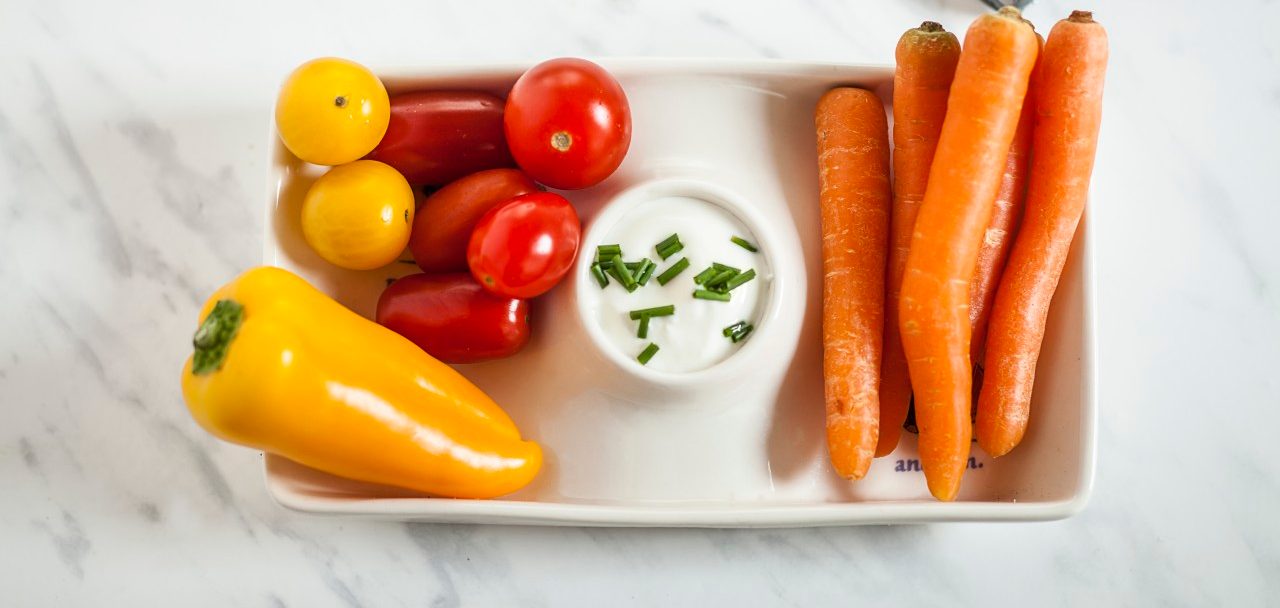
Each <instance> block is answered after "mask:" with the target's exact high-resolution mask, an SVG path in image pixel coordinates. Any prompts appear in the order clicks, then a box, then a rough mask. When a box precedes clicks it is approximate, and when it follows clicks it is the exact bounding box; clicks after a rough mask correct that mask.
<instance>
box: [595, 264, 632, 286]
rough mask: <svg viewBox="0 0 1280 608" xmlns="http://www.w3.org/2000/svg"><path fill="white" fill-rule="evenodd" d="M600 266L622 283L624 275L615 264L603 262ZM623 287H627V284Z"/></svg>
mask: <svg viewBox="0 0 1280 608" xmlns="http://www.w3.org/2000/svg"><path fill="white" fill-rule="evenodd" d="M600 268H601V269H603V270H604V271H605V274H608V275H609V276H611V277H613V280H615V281H617V282H618V283H622V275H620V274H618V270H617V269H616V268H614V267H613V264H609V265H604V264H603V263H602V264H601V265H600ZM623 287H626V285H623Z"/></svg>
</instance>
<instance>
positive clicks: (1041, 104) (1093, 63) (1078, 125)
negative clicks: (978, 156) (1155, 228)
mask: <svg viewBox="0 0 1280 608" xmlns="http://www.w3.org/2000/svg"><path fill="white" fill-rule="evenodd" d="M1107 53H1108V51H1107V34H1106V30H1104V29H1103V27H1102V26H1101V25H1099V24H1098V23H1096V22H1094V21H1093V20H1092V17H1091V15H1089V14H1088V13H1081V12H1079V11H1077V12H1076V13H1073V14H1072V16H1071V17H1070V18H1068V19H1065V20H1063V21H1059V22H1058V23H1057V24H1056V25H1054V27H1053V30H1052V31H1051V32H1050V33H1049V39H1048V40H1047V41H1046V42H1045V46H1044V57H1043V59H1042V60H1041V67H1040V83H1039V85H1040V89H1039V92H1038V95H1037V103H1036V125H1035V130H1034V133H1033V135H1032V149H1033V150H1034V154H1033V157H1032V160H1031V173H1030V177H1029V179H1028V184H1027V204H1026V212H1025V215H1024V217H1023V220H1022V227H1021V228H1020V230H1019V232H1018V237H1017V238H1016V239H1015V240H1014V244H1013V251H1012V252H1011V253H1010V255H1009V263H1008V265H1007V266H1006V267H1005V271H1004V274H1003V276H1002V277H1001V278H1000V287H999V288H998V289H997V291H996V299H995V305H994V307H993V308H992V311H991V320H990V325H989V328H988V330H987V348H986V356H985V360H984V365H983V367H984V372H985V378H984V380H983V386H982V391H981V393H980V395H979V398H978V423H977V432H978V444H979V445H980V446H982V449H983V450H984V451H986V452H987V453H988V454H990V455H991V456H993V457H998V456H1003V455H1004V454H1007V453H1009V451H1010V450H1012V449H1013V448H1014V447H1016V446H1017V445H1018V443H1019V442H1020V441H1022V437H1023V435H1024V434H1025V432H1026V429H1027V422H1028V420H1029V418H1030V414H1031V391H1032V387H1033V386H1034V385H1035V371H1036V362H1037V360H1038V359H1039V356H1040V347H1041V343H1042V342H1043V340H1044V330H1045V322H1046V320H1047V318H1048V315H1049V305H1050V303H1051V302H1052V300H1053V294H1054V291H1056V290H1057V287H1058V279H1059V278H1061V276H1062V268H1063V266H1064V265H1065V264H1066V261H1067V254H1068V252H1069V251H1070V249H1071V241H1072V240H1073V239H1074V237H1075V232H1076V227H1077V226H1078V225H1079V222H1080V216H1081V215H1082V214H1083V213H1084V207H1085V200H1086V199H1087V197H1088V190H1089V179H1090V177H1091V176H1092V173H1093V161H1094V154H1095V153H1096V151H1097V147H1098V130H1099V128H1100V126H1101V122H1102V88H1103V81H1104V79H1105V75H1106V66H1107Z"/></svg>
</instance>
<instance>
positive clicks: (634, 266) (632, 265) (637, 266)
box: [624, 260, 644, 274]
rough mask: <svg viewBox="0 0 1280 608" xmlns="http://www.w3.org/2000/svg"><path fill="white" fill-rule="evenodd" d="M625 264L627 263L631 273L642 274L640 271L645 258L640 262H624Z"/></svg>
mask: <svg viewBox="0 0 1280 608" xmlns="http://www.w3.org/2000/svg"><path fill="white" fill-rule="evenodd" d="M624 264H626V265H627V270H630V271H631V274H640V273H639V272H638V271H639V270H641V269H643V268H644V261H643V260H641V261H639V262H624Z"/></svg>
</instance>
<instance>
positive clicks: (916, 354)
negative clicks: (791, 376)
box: [899, 7, 1037, 500]
mask: <svg viewBox="0 0 1280 608" xmlns="http://www.w3.org/2000/svg"><path fill="white" fill-rule="evenodd" d="M1036 52H1037V48H1036V36H1035V32H1034V31H1032V29H1031V26H1030V25H1029V24H1027V23H1026V22H1025V21H1023V20H1022V17H1021V15H1020V14H1019V12H1018V10H1017V9H1015V8H1012V7H1005V8H1003V9H1000V11H999V12H998V13H991V14H987V15H984V16H982V17H979V18H978V19H977V20H976V21H974V22H973V25H971V26H970V27H969V31H968V33H967V34H966V35H965V39H964V48H963V49H962V51H961V52H960V63H959V64H958V65H957V66H956V76H955V80H954V81H953V82H952V84H951V95H950V97H949V98H948V99H947V117H946V119H945V120H944V121H943V124H942V135H941V136H940V137H939V139H938V149H937V152H936V153H935V154H934V157H933V166H932V167H930V169H929V185H928V188H926V190H925V195H924V202H923V203H922V204H921V205H920V213H919V216H918V217H917V218H916V226H915V234H914V235H913V236H912V238H911V250H910V252H909V253H908V254H907V270H906V274H905V275H904V277H903V280H902V295H901V303H900V308H899V314H900V315H901V319H900V322H899V325H900V330H901V332H902V346H903V348H904V349H905V350H906V353H907V366H908V370H909V372H910V374H911V387H912V390H913V393H914V395H915V406H916V423H917V424H918V425H919V427H920V464H921V466H922V468H923V469H924V474H925V479H926V481H928V484H929V491H930V492H931V493H932V494H933V495H934V497H935V498H937V499H939V500H954V499H955V496H956V493H957V491H959V488H960V477H961V475H963V473H964V467H965V464H966V460H967V457H968V454H969V441H970V439H971V438H972V436H973V428H972V424H971V423H970V418H969V405H970V402H971V399H972V395H971V394H970V389H971V387H972V382H973V378H972V376H971V374H972V368H971V366H970V363H969V338H970V335H969V331H970V329H969V311H968V308H969V281H970V280H971V279H972V278H973V271H974V268H975V267H976V265H977V261H978V249H979V248H980V247H981V245H982V234H983V232H984V231H985V230H986V227H987V224H988V223H989V221H990V219H991V208H992V203H993V201H994V200H995V197H996V193H997V191H998V190H999V188H1000V175H1001V173H1002V172H1003V170H1004V165H1005V159H1006V157H1007V156H1008V155H1009V147H1010V145H1011V144H1012V143H1013V135H1014V131H1015V129H1016V128H1017V126H1018V115H1019V113H1020V112H1021V109H1022V99H1023V97H1024V96H1025V95H1026V92H1027V80H1028V79H1029V78H1030V76H1031V68H1032V66H1033V65H1034V64H1035V60H1036Z"/></svg>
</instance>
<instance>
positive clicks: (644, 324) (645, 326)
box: [636, 317, 649, 340]
mask: <svg viewBox="0 0 1280 608" xmlns="http://www.w3.org/2000/svg"><path fill="white" fill-rule="evenodd" d="M636 337H637V338H640V339H641V340H643V339H645V338H648V337H649V317H640V331H637V332H636Z"/></svg>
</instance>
